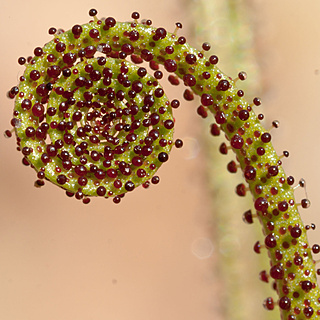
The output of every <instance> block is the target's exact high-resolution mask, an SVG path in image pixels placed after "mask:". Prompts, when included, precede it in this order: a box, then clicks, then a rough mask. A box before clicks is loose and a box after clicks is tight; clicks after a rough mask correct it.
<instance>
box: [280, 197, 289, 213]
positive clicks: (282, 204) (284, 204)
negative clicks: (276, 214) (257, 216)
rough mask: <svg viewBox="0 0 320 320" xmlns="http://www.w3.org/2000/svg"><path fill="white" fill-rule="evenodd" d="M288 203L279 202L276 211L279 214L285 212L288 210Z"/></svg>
mask: <svg viewBox="0 0 320 320" xmlns="http://www.w3.org/2000/svg"><path fill="white" fill-rule="evenodd" d="M288 207H289V205H288V202H287V201H285V200H284V201H281V202H279V203H278V209H279V210H280V211H281V212H285V211H287V210H288Z"/></svg>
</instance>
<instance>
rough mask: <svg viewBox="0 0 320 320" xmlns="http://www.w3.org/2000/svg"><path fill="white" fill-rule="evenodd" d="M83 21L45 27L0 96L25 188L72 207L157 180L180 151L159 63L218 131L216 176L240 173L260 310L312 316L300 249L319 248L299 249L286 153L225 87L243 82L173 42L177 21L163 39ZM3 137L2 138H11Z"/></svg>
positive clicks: (314, 296) (311, 266)
mask: <svg viewBox="0 0 320 320" xmlns="http://www.w3.org/2000/svg"><path fill="white" fill-rule="evenodd" d="M89 14H90V16H91V17H92V20H91V21H90V22H89V23H87V24H84V25H74V26H73V27H72V28H71V29H70V30H69V31H66V32H64V31H57V30H56V29H55V28H50V29H49V34H51V35H53V36H54V39H53V40H52V41H50V42H49V43H47V44H46V45H45V46H44V47H37V48H35V50H34V57H29V58H27V59H25V58H23V57H21V58H19V60H18V62H19V64H21V65H26V69H25V72H24V75H23V76H22V77H21V78H20V84H19V85H18V86H15V87H13V88H11V90H10V91H9V92H8V96H9V98H11V99H15V108H14V113H13V118H12V120H11V124H12V126H13V130H14V132H15V134H16V138H17V144H18V149H19V150H20V151H21V152H22V154H23V163H24V164H25V165H31V166H32V167H33V168H34V169H35V170H36V171H37V181H36V185H37V186H42V185H43V184H44V181H45V180H49V181H51V182H53V183H54V184H56V185H58V186H59V187H61V188H63V189H64V190H66V193H67V195H68V196H75V198H77V199H78V200H82V201H83V202H84V203H89V201H90V198H89V197H91V196H100V197H113V201H114V202H115V203H119V202H120V200H121V198H123V196H124V195H125V193H126V192H129V191H132V190H133V189H135V188H136V187H138V186H139V185H143V186H144V187H148V186H149V184H150V182H151V183H154V184H157V183H158V182H159V177H158V176H156V175H155V173H156V171H157V169H158V168H159V167H160V165H161V164H162V163H163V162H166V161H167V160H168V158H169V152H170V150H171V147H172V146H173V145H175V146H176V147H177V148H180V147H182V144H183V143H182V141H181V140H180V139H177V140H175V141H174V140H173V129H174V119H173V117H172V109H175V108H178V107H179V106H180V102H179V101H178V100H177V99H174V100H172V101H170V100H169V99H168V98H167V97H166V95H165V92H164V89H163V88H162V87H161V86H160V84H159V81H158V80H160V79H161V78H163V75H164V74H163V71H161V68H162V67H160V65H163V67H164V70H165V71H166V72H168V74H169V76H168V80H169V82H170V83H171V84H172V85H177V84H179V82H180V81H182V82H183V83H184V85H185V86H186V87H187V89H186V90H185V92H184V98H185V100H187V101H190V100H193V99H195V97H196V96H199V98H200V103H201V105H200V106H199V108H198V110H197V111H198V114H199V115H201V116H202V117H204V118H205V117H207V116H208V112H211V113H212V114H213V116H214V119H215V122H214V123H213V124H212V125H211V133H212V135H214V136H217V135H220V133H221V131H223V132H224V134H225V136H226V139H227V143H223V144H222V145H221V146H220V151H221V153H223V154H226V153H228V152H229V150H232V151H233V152H234V153H235V155H236V160H235V161H231V162H230V163H228V165H227V168H228V170H229V171H230V172H231V173H234V172H236V171H237V170H241V171H242V172H243V175H244V179H245V181H246V184H247V185H245V184H240V185H238V186H237V193H238V195H240V196H243V195H244V194H245V193H246V192H247V191H250V192H251V194H252V196H253V204H254V213H252V210H248V211H247V212H245V213H244V220H245V221H246V222H248V223H252V221H253V218H254V217H255V216H257V217H258V219H259V220H260V222H261V224H262V229H263V233H264V236H265V239H264V243H261V244H260V243H259V242H257V243H256V245H255V251H256V252H260V250H261V248H262V247H264V248H266V249H267V251H268V254H269V257H270V263H271V267H270V269H269V270H268V271H262V272H261V274H260V277H261V279H262V280H264V281H269V279H270V278H271V279H273V280H274V281H275V282H274V283H275V284H274V289H275V290H276V291H277V293H278V296H279V298H278V301H277V302H274V301H273V299H272V298H271V297H269V298H267V299H266V300H265V302H264V306H265V308H266V309H269V310H272V309H274V307H275V305H278V306H279V309H280V313H281V316H282V319H285V320H287V319H288V320H293V319H297V320H298V319H316V318H319V317H320V292H319V287H318V284H317V279H316V274H317V273H320V270H316V267H315V261H314V259H313V256H312V252H313V253H318V252H319V251H320V247H319V246H318V245H314V246H313V247H312V249H311V248H310V246H309V244H308V240H307V235H306V229H308V228H309V227H305V226H304V224H303V222H302V220H301V218H300V215H299V212H298V208H299V207H301V208H307V207H308V206H309V204H310V203H309V201H308V200H307V199H303V200H302V201H301V202H300V203H296V200H295V198H294V194H293V191H294V189H293V185H294V178H293V177H292V176H288V177H287V176H286V175H285V173H284V171H283V168H282V166H281V165H282V160H281V158H282V157H283V156H288V153H287V152H284V153H283V155H281V156H280V157H279V156H278V155H277V153H276V152H275V150H274V148H273V146H272V143H271V138H272V136H271V134H270V132H269V131H268V130H266V129H265V128H264V127H263V126H262V125H261V120H262V119H263V115H262V114H258V115H256V113H255V112H254V109H255V108H256V107H259V105H260V104H261V100H260V98H254V99H253V101H252V102H251V103H249V102H247V101H246V100H245V99H244V92H243V91H242V90H240V89H238V88H237V87H236V82H237V81H238V80H244V79H245V78H246V74H245V73H244V72H240V73H239V74H238V77H237V78H236V79H232V78H230V77H228V76H226V75H225V74H224V73H223V72H221V71H220V70H219V69H218V67H217V64H218V57H217V56H216V55H209V54H207V52H208V51H209V50H210V45H209V44H208V43H203V44H202V49H201V51H200V50H197V49H195V48H192V47H191V46H190V45H189V44H188V43H187V41H186V39H185V37H183V36H178V35H177V32H178V30H179V29H180V28H181V27H182V25H181V23H177V24H176V30H175V32H174V33H169V32H167V31H166V30H165V29H164V28H154V27H152V26H151V24H152V23H151V21H150V20H144V21H142V22H141V23H139V22H138V19H140V15H139V14H138V13H137V12H134V13H133V14H132V19H133V21H132V22H117V21H116V20H115V19H114V18H111V17H109V18H106V19H98V18H97V17H96V15H97V11H96V10H95V9H91V10H90V12H89ZM129 60H131V62H129ZM146 63H148V66H149V70H151V72H152V73H153V75H151V74H150V73H148V71H147V69H148V68H147V67H146V65H145V64H146ZM139 65H140V66H139ZM273 125H274V126H277V125H278V123H277V122H274V123H273ZM5 134H6V135H7V136H8V137H9V136H11V134H12V130H11V131H10V130H7V131H6V133H5ZM300 184H301V185H303V181H301V182H300Z"/></svg>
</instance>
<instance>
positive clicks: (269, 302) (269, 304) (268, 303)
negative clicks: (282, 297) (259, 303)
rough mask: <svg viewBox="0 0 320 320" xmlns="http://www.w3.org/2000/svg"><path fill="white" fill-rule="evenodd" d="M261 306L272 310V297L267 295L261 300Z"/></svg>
mask: <svg viewBox="0 0 320 320" xmlns="http://www.w3.org/2000/svg"><path fill="white" fill-rule="evenodd" d="M263 307H264V308H265V309H267V310H273V309H274V302H273V299H272V298H271V297H268V298H267V299H265V300H264V302H263Z"/></svg>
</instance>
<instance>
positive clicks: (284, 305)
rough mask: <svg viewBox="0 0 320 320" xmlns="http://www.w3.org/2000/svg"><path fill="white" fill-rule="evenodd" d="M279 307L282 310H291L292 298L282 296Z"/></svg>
mask: <svg viewBox="0 0 320 320" xmlns="http://www.w3.org/2000/svg"><path fill="white" fill-rule="evenodd" d="M279 307H280V309H282V310H287V311H288V310H290V308H291V300H290V299H289V298H288V297H282V298H280V300H279Z"/></svg>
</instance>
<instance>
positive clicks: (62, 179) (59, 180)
mask: <svg viewBox="0 0 320 320" xmlns="http://www.w3.org/2000/svg"><path fill="white" fill-rule="evenodd" d="M66 182H67V177H66V176H65V175H63V174H59V175H58V176H57V183H58V184H61V185H62V184H65V183H66Z"/></svg>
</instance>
